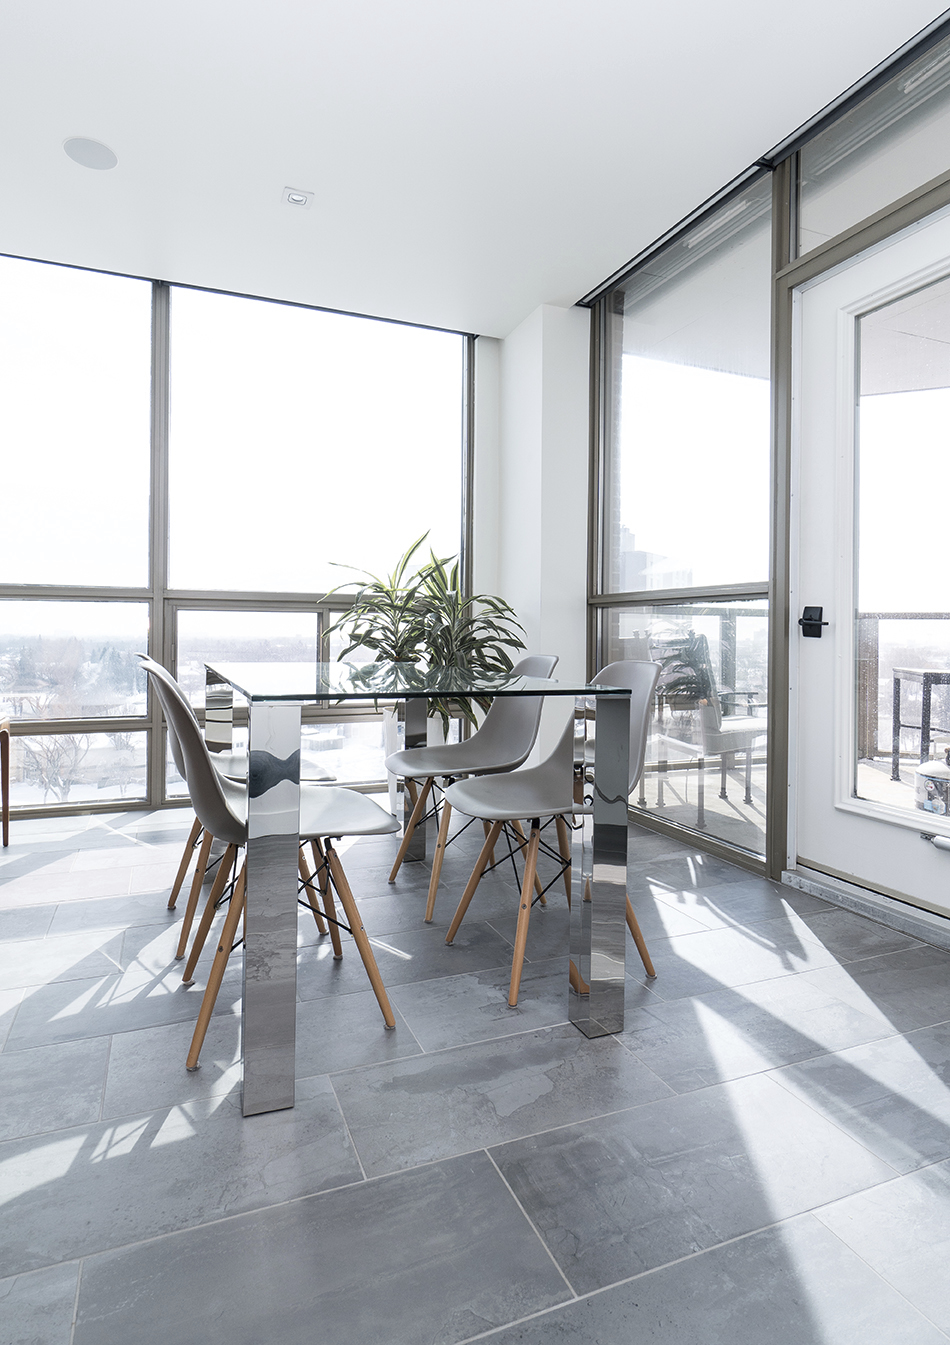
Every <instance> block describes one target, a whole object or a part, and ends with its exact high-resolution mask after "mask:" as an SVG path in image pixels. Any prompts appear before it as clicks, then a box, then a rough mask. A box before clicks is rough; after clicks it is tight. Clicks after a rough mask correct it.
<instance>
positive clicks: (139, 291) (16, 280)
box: [0, 257, 152, 587]
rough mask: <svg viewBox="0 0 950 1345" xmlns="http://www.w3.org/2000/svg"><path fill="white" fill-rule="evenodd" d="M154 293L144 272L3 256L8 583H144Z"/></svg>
mask: <svg viewBox="0 0 950 1345" xmlns="http://www.w3.org/2000/svg"><path fill="white" fill-rule="evenodd" d="M151 304H152V295H151V286H150V285H149V283H148V282H147V281H144V280H128V279H126V278H124V277H122V276H106V275H97V274H95V272H92V271H76V270H72V269H71V268H69V267H67V266H47V265H44V264H42V263H40V262H30V261H19V260H17V259H16V258H13V257H0V437H2V440H3V444H4V455H3V493H4V499H5V501H6V505H5V508H4V515H3V527H2V528H0V574H2V576H3V580H4V582H5V583H7V584H20V583H24V584H89V585H93V584H95V585H112V586H115V585H117V584H123V585H135V586H142V587H144V586H145V585H146V584H147V583H148V493H149V433H150V408H151V401H150V396H151V394H150V387H151V384H150V379H151ZM13 501H17V502H19V504H20V506H22V507H14V505H13V504H12V503H11V502H13ZM27 502H29V507H26V504H27Z"/></svg>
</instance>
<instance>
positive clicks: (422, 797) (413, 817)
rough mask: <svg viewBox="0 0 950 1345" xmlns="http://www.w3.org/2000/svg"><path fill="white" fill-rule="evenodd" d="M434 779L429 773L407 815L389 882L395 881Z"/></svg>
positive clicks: (423, 810)
mask: <svg viewBox="0 0 950 1345" xmlns="http://www.w3.org/2000/svg"><path fill="white" fill-rule="evenodd" d="M434 780H435V777H434V776H432V775H430V776H429V778H428V779H427V780H426V782H425V785H424V786H423V788H422V792H421V793H420V794H419V795H418V797H417V798H416V801H415V806H414V807H413V810H412V813H411V814H410V817H409V825H408V827H406V834H405V836H403V838H402V844H401V845H400V847H399V850H398V851H397V853H396V862H395V863H394V864H393V868H392V873H390V875H389V881H390V882H391V883H394V882H395V881H396V875H397V874H398V872H399V870H400V869H401V868H402V861H403V860H404V859H405V857H406V852H407V850H408V849H409V845H410V842H411V841H412V837H413V834H414V833H415V830H416V827H417V826H418V825H419V819H420V818H421V817H422V815H423V813H424V812H425V806H426V799H427V798H428V797H429V792H430V790H431V789H432V785H433V783H434Z"/></svg>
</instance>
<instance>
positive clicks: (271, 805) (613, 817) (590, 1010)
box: [207, 664, 630, 1116]
mask: <svg viewBox="0 0 950 1345" xmlns="http://www.w3.org/2000/svg"><path fill="white" fill-rule="evenodd" d="M300 666H301V667H303V666H304V665H300ZM296 668H297V665H289V666H288V665H277V664H275V665H270V664H268V665H261V666H260V667H256V666H254V665H223V667H222V668H219V669H218V670H215V669H213V668H209V669H208V673H207V686H208V702H207V704H208V712H209V718H208V722H209V726H210V732H211V735H212V737H213V739H214V742H215V746H216V747H217V748H218V750H227V749H228V748H230V746H231V735H232V719H233V709H232V701H233V696H232V690H231V688H232V686H233V687H234V688H236V689H238V690H239V691H241V692H242V694H243V695H245V696H247V698H248V702H249V771H248V845H247V925H246V939H245V945H244V1033H243V1043H244V1046H243V1050H244V1092H243V1098H242V1106H243V1111H244V1115H245V1116H250V1115H255V1114H257V1113H259V1112H266V1111H278V1110H280V1109H282V1108H285V1107H292V1106H293V1105H294V1037H295V1021H296V988H297V987H296V956H297V850H298V840H299V837H298V832H299V827H300V723H301V707H302V705H304V704H308V703H314V702H315V703H326V702H328V701H329V702H332V701H334V700H339V699H346V698H351V697H354V696H355V697H363V698H364V699H368V698H371V697H374V696H378V695H379V694H380V691H381V688H380V686H379V683H378V681H377V676H378V675H379V674H382V675H386V676H389V677H390V681H389V682H387V683H386V684H385V686H384V687H383V688H382V692H383V694H386V695H387V696H391V697H393V698H399V697H404V698H405V717H406V738H405V745H406V747H407V748H410V749H411V748H414V747H421V746H423V744H424V743H425V740H426V698H427V697H428V696H445V695H475V694H479V695H482V694H486V693H487V694H497V690H496V688H495V687H493V686H490V685H485V684H484V683H481V684H479V685H477V686H473V685H465V684H464V682H463V683H461V684H459V682H458V681H457V680H456V681H455V682H452V681H449V682H448V683H445V682H443V683H439V678H440V677H442V676H449V674H451V677H454V678H456V679H458V678H459V677H460V676H461V675H460V674H459V673H458V672H457V670H444V669H443V670H436V671H435V672H434V673H430V674H423V675H422V680H423V681H424V680H425V678H426V677H427V676H428V677H429V678H430V679H431V680H432V685H429V686H426V687H425V688H424V689H423V688H422V687H421V686H420V682H419V674H418V671H417V670H412V671H413V672H414V673H415V680H414V681H412V680H406V681H403V680H401V679H402V678H403V677H404V676H405V675H404V674H403V673H402V672H401V670H400V665H392V670H391V672H389V673H387V670H386V669H382V670H379V669H369V670H368V671H364V672H363V673H362V674H361V675H360V676H357V674H356V673H354V674H353V680H352V681H351V682H349V683H346V682H345V681H344V679H345V678H346V676H347V673H346V665H327V664H318V665H316V667H315V668H312V667H310V665H307V666H306V667H304V671H303V673H302V674H300V679H301V680H300V681H297V680H295V679H296V677H297V676H298V674H297V673H296V671H295V669H296ZM227 673H230V676H228V675H226V674H227ZM270 679H274V680H270ZM515 682H516V683H517V685H516V686H512V685H511V684H508V685H505V684H504V683H502V684H501V686H500V688H498V690H501V692H502V694H525V693H527V694H534V695H539V694H544V695H554V696H558V695H559V696H565V695H571V696H574V697H575V704H574V798H575V804H576V806H577V808H578V812H577V813H576V814H575V821H574V833H573V837H574V839H573V853H572V883H571V887H572V894H573V902H572V907H571V948H570V959H569V962H570V991H569V1016H570V1021H571V1022H572V1023H573V1024H574V1025H575V1027H577V1028H578V1029H579V1030H580V1031H581V1032H583V1033H584V1034H585V1036H588V1037H602V1036H606V1035H607V1034H609V1033H614V1032H620V1031H622V1029H623V1001H624V973H625V968H624V954H625V948H626V921H625V902H626V880H627V786H628V783H629V761H628V758H629V724H630V693H629V692H628V691H624V690H623V689H622V688H597V690H596V691H595V690H594V688H590V689H588V688H586V687H583V686H580V685H576V684H575V685H564V684H559V683H556V682H549V681H547V680H546V679H543V678H518V679H515ZM404 807H407V805H406V804H405V802H404ZM581 810H583V811H581ZM406 817H407V819H408V811H407V813H406ZM407 858H414V859H416V860H421V859H424V858H425V828H424V827H421V826H420V827H418V828H417V829H416V834H415V837H414V838H413V845H412V847H411V850H410V854H409V855H407Z"/></svg>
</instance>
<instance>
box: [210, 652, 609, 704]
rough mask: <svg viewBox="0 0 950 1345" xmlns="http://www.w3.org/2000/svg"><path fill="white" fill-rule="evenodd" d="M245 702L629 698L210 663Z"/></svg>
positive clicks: (322, 667)
mask: <svg viewBox="0 0 950 1345" xmlns="http://www.w3.org/2000/svg"><path fill="white" fill-rule="evenodd" d="M207 667H208V668H209V670H210V671H211V672H212V673H214V674H215V676H217V677H218V678H220V679H221V681H223V682H230V684H231V686H233V687H234V689H235V690H236V691H239V692H240V693H241V694H242V695H243V696H246V697H247V699H248V700H249V701H283V700H286V701H302V702H306V701H323V700H341V699H346V700H359V699H364V700H373V699H375V698H377V697H381V696H387V697H388V696H394V697H399V698H400V699H402V698H408V699H411V698H413V697H416V696H582V695H592V694H596V695H598V696H629V695H630V691H629V689H628V688H626V687H611V686H601V685H600V684H599V683H598V684H597V685H596V686H591V685H589V684H588V683H586V682H556V681H554V680H553V679H551V678H549V677H513V676H494V677H493V676H489V675H486V674H484V673H475V672H472V671H471V670H469V669H467V668H430V669H425V668H421V667H417V666H416V665H415V664H413V663H343V662H340V663H209V664H207Z"/></svg>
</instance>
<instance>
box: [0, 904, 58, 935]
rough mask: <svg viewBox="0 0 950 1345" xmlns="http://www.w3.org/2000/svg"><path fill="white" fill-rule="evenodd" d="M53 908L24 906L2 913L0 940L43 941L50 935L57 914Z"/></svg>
mask: <svg viewBox="0 0 950 1345" xmlns="http://www.w3.org/2000/svg"><path fill="white" fill-rule="evenodd" d="M55 909H56V908H55V907H53V906H24V907H22V908H21V909H20V910H16V911H0V940H2V941H3V943H9V942H12V941H13V940H14V939H42V938H45V937H46V935H47V934H48V933H49V929H50V925H51V923H52V920H53V915H54V913H55Z"/></svg>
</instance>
